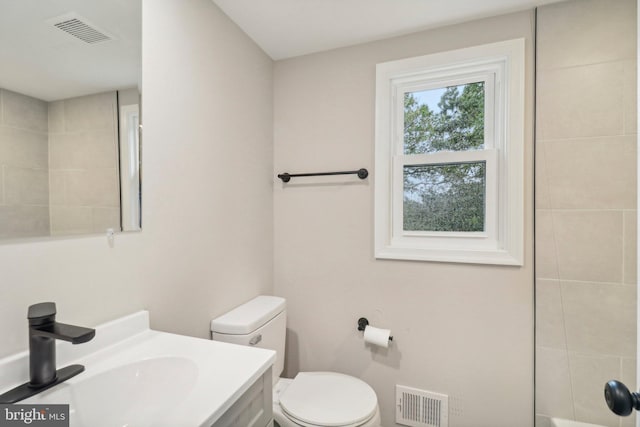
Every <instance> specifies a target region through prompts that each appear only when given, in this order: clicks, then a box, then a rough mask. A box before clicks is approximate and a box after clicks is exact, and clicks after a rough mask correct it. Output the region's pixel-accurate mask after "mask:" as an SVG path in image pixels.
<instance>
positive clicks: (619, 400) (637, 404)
mask: <svg viewBox="0 0 640 427" xmlns="http://www.w3.org/2000/svg"><path fill="white" fill-rule="evenodd" d="M604 400H606V401H607V406H608V407H609V409H611V411H613V412H614V413H615V414H617V415H622V416H625V417H626V416H627V415H630V414H631V412H633V410H634V409H636V410H638V409H640V394H638V393H632V392H630V391H629V389H628V388H627V386H626V385H624V384H622V383H621V382H620V381H616V380H611V381H609V382H608V383H606V384H605V385H604Z"/></svg>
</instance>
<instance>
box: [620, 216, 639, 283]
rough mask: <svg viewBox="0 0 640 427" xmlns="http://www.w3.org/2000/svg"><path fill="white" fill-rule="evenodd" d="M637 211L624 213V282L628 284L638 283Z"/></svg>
mask: <svg viewBox="0 0 640 427" xmlns="http://www.w3.org/2000/svg"><path fill="white" fill-rule="evenodd" d="M637 213H638V212H637V211H635V210H629V211H624V213H623V215H624V232H623V235H622V239H623V240H624V272H623V275H624V277H623V282H624V283H627V284H636V283H637V274H638V273H637V268H636V265H637V260H638V255H637V254H638V249H637V244H638V242H637V240H638V223H637V221H638V216H637Z"/></svg>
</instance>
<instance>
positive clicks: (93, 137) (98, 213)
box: [49, 92, 120, 234]
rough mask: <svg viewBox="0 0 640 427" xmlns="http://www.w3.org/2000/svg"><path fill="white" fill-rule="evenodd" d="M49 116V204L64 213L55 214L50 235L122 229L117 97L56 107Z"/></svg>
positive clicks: (75, 100)
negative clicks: (65, 216)
mask: <svg viewBox="0 0 640 427" xmlns="http://www.w3.org/2000/svg"><path fill="white" fill-rule="evenodd" d="M49 116H50V119H49V125H50V130H51V132H50V134H49V149H50V155H49V162H50V163H49V164H50V168H51V173H50V174H49V176H50V180H51V203H52V205H53V206H54V207H56V208H65V209H56V210H55V212H54V211H53V210H52V232H53V233H54V234H69V233H93V232H98V231H99V232H104V230H105V229H106V228H114V229H120V213H119V206H120V183H119V177H118V129H117V97H116V92H107V93H101V94H95V95H88V96H83V97H79V98H72V99H65V100H62V101H57V102H52V103H50V105H49ZM116 212H117V214H116ZM65 213H66V214H69V215H70V218H69V219H68V220H67V219H64V218H63V217H62V215H63V214H65Z"/></svg>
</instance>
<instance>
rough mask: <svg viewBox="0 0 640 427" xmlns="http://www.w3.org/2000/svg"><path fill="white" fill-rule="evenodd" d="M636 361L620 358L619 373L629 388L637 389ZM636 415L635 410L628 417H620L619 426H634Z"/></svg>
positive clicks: (621, 379)
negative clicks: (620, 368)
mask: <svg viewBox="0 0 640 427" xmlns="http://www.w3.org/2000/svg"><path fill="white" fill-rule="evenodd" d="M637 363H638V361H637V360H636V359H622V372H621V373H620V381H622V382H623V383H624V384H626V386H627V387H629V390H638V387H637V385H636V366H637ZM636 416H637V412H636V411H633V413H632V414H631V415H630V416H628V417H621V418H620V421H621V423H620V426H621V427H636Z"/></svg>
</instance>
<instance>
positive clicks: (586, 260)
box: [553, 211, 622, 283]
mask: <svg viewBox="0 0 640 427" xmlns="http://www.w3.org/2000/svg"><path fill="white" fill-rule="evenodd" d="M553 227H554V228H553V229H554V238H555V243H556V248H557V251H558V252H557V256H558V273H559V276H560V279H566V280H580V281H591V282H615V283H619V282H621V281H622V211H554V213H553Z"/></svg>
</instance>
